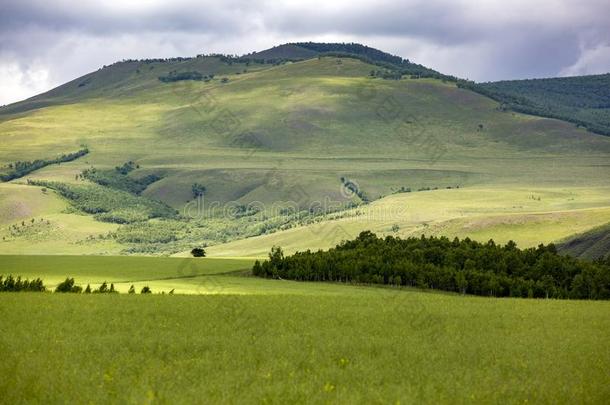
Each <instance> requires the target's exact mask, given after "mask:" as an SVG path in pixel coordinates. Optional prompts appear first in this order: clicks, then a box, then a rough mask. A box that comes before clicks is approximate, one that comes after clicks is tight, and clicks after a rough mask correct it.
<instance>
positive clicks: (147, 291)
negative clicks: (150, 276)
mask: <svg viewBox="0 0 610 405" xmlns="http://www.w3.org/2000/svg"><path fill="white" fill-rule="evenodd" d="M151 293H152V290H151V289H150V287H148V286H147V285H146V286H144V287H142V290H141V291H140V294H151Z"/></svg>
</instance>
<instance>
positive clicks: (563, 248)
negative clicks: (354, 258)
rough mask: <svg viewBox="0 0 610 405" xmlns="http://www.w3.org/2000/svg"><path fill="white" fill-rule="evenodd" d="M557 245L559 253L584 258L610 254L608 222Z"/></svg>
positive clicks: (609, 225)
mask: <svg viewBox="0 0 610 405" xmlns="http://www.w3.org/2000/svg"><path fill="white" fill-rule="evenodd" d="M557 247H558V249H559V251H560V252H561V253H565V254H568V255H570V256H574V257H580V258H584V259H598V258H600V257H606V256H610V224H605V225H602V226H599V227H596V228H594V229H591V230H590V231H587V232H583V233H582V234H578V235H575V236H572V237H570V238H568V239H567V240H565V241H563V242H561V243H560V244H558V245H557Z"/></svg>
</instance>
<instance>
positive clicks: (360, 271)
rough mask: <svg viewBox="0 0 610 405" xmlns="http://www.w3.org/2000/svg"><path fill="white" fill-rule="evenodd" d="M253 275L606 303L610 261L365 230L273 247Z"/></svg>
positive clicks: (551, 248)
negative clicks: (325, 246)
mask: <svg viewBox="0 0 610 405" xmlns="http://www.w3.org/2000/svg"><path fill="white" fill-rule="evenodd" d="M252 272H253V274H254V275H255V276H259V277H266V278H282V279H290V280H299V281H331V282H346V283H366V284H387V285H395V286H412V287H417V288H431V289H439V290H445V291H455V292H460V293H462V294H473V295H483V296H494V297H529V298H573V299H610V256H608V257H606V258H603V259H599V260H596V261H595V262H588V261H581V260H577V259H575V258H572V257H569V256H562V255H559V254H558V253H557V249H556V247H555V246H554V245H553V244H549V245H547V246H545V245H542V244H541V245H539V246H538V247H536V248H527V249H519V248H517V246H516V244H515V243H514V242H512V241H509V242H508V243H507V244H506V245H500V244H496V243H495V242H494V241H493V240H490V241H489V242H487V243H480V242H476V241H473V240H470V239H469V238H465V239H463V240H460V239H458V238H455V239H453V240H450V239H448V238H446V237H439V238H437V237H425V236H422V237H421V238H407V239H401V238H397V237H393V236H387V237H386V238H379V237H377V236H376V235H375V234H374V233H371V232H370V231H365V232H362V233H361V234H360V235H359V236H358V237H357V238H356V239H354V240H352V241H345V242H342V243H341V244H339V245H337V246H336V247H335V248H333V249H330V250H328V251H321V250H320V251H317V252H311V251H309V250H308V251H305V252H297V253H295V254H294V255H292V256H284V254H283V251H282V249H281V248H279V247H274V248H273V249H272V250H271V253H270V254H269V259H268V260H266V261H264V262H262V263H261V262H259V261H256V262H255V264H254V267H253V269H252Z"/></svg>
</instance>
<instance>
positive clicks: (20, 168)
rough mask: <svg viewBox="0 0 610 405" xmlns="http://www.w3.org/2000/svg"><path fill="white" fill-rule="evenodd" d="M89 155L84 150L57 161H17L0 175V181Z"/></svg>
mask: <svg viewBox="0 0 610 405" xmlns="http://www.w3.org/2000/svg"><path fill="white" fill-rule="evenodd" d="M87 153H89V149H87V148H83V149H81V150H79V151H77V152H74V153H66V154H63V155H61V156H59V157H57V158H55V159H36V160H33V161H17V162H14V163H9V164H8V165H7V166H5V167H4V168H3V170H2V172H1V173H0V180H2V181H11V180H14V179H18V178H20V177H23V176H25V175H28V174H30V173H32V172H33V171H36V170H38V169H42V168H43V167H45V166H49V165H52V164H58V163H63V162H71V161H73V160H76V159H78V158H79V157H81V156H85V155H86V154H87Z"/></svg>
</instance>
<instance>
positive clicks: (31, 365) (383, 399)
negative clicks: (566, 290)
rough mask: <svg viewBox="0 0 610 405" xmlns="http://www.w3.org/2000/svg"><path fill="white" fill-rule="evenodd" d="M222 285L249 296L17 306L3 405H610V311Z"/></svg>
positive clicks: (2, 306) (53, 300)
mask: <svg viewBox="0 0 610 405" xmlns="http://www.w3.org/2000/svg"><path fill="white" fill-rule="evenodd" d="M123 260H124V259H123ZM151 260H158V259H151ZM126 263H128V261H126ZM215 263H219V262H218V261H216V262H215ZM152 275H153V274H151V276H152ZM156 275H157V274H156V273H155V276H156ZM212 277H215V278H217V279H218V280H223V281H222V282H221V283H220V284H221V285H222V286H227V287H230V284H231V280H236V279H239V280H240V290H239V292H238V293H237V291H234V290H231V289H230V288H227V289H223V288H224V287H222V288H221V287H217V288H218V289H217V290H215V291H216V293H214V294H213V295H212V294H206V295H198V296H193V295H190V296H185V295H182V296H181V295H171V296H170V295H156V294H153V295H152V296H142V295H135V296H130V295H124V294H121V295H94V296H86V295H70V294H69V295H60V294H50V293H4V294H2V296H0V317H1V318H2V319H3V322H2V323H0V354H1V356H2V359H3V361H2V362H0V375H2V376H4V377H3V378H2V379H0V391H1V392H3V396H2V402H3V403H24V402H47V403H53V402H81V403H108V402H122V403H126V402H128V403H170V402H171V403H192V402H205V403H219V402H223V403H261V402H264V403H278V402H281V403H286V402H291V403H295V402H296V403H305V402H307V403H355V402H360V403H393V404H394V403H467V402H479V403H480V402H482V403H498V402H502V403H526V402H528V403H557V404H559V403H566V404H567V403H599V404H601V403H604V402H605V400H606V398H607V397H608V395H610V391H609V387H608V384H607V383H608V380H607V370H608V367H609V366H610V351H609V350H608V345H607V344H606V343H607V341H608V339H610V320H609V319H610V318H608V313H609V311H610V306H609V304H608V303H607V302H585V301H556V300H528V299H490V298H480V297H463V296H458V295H452V294H439V293H424V292H418V291H415V290H397V289H392V288H374V287H357V286H348V285H338V284H315V283H296V282H287V281H278V280H275V281H273V280H258V279H252V278H246V277H241V278H238V277H233V278H232V277H225V276H212ZM218 291H220V292H218ZM236 293H237V294H236Z"/></svg>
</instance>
